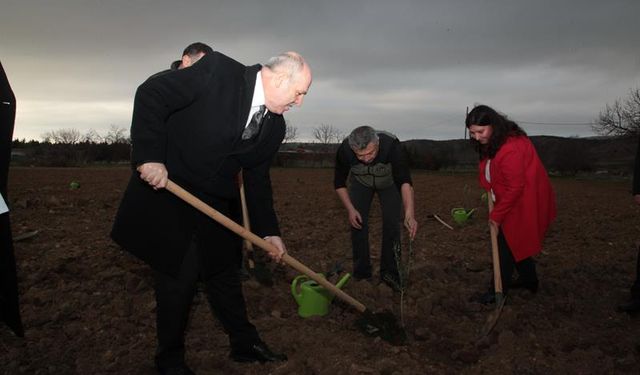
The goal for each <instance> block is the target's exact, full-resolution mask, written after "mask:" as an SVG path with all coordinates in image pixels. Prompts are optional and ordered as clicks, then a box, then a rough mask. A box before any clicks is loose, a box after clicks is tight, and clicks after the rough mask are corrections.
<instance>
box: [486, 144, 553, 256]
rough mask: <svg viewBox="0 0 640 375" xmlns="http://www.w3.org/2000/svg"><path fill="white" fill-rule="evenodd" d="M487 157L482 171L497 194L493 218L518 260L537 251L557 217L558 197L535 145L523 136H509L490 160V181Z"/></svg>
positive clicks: (488, 185)
mask: <svg viewBox="0 0 640 375" xmlns="http://www.w3.org/2000/svg"><path fill="white" fill-rule="evenodd" d="M487 160H488V159H486V158H485V159H483V160H482V161H481V162H480V170H479V172H480V184H481V185H482V186H483V187H484V188H485V189H486V190H487V191H489V190H493V192H494V194H495V197H496V201H495V205H494V207H493V211H492V212H491V214H490V216H489V217H490V219H491V220H493V221H495V222H497V223H498V224H500V225H501V228H502V232H503V233H504V236H505V238H506V240H507V243H508V244H509V247H510V248H511V252H512V253H513V256H514V258H515V259H516V261H521V260H523V259H525V258H528V257H530V256H532V255H535V254H538V253H539V252H540V251H541V250H542V240H543V238H544V234H545V232H546V231H547V228H548V227H549V225H550V224H551V222H552V221H553V220H554V219H555V217H556V199H555V194H554V192H553V188H552V187H551V183H550V182H549V177H548V176H547V171H546V170H545V169H544V166H543V165H542V162H541V161H540V158H539V157H538V153H537V152H536V150H535V147H534V146H533V144H532V143H531V141H530V140H529V138H527V137H524V136H514V137H509V138H507V141H506V142H505V143H504V144H503V145H502V146H501V147H500V149H499V150H498V152H497V153H496V156H495V157H494V158H493V159H492V160H491V164H490V167H489V169H490V175H491V182H488V181H487V179H486V178H485V172H484V171H485V166H486V164H487Z"/></svg>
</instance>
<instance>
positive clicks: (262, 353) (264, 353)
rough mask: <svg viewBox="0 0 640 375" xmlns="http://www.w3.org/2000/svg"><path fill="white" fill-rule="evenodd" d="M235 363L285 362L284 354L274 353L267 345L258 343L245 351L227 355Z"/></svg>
mask: <svg viewBox="0 0 640 375" xmlns="http://www.w3.org/2000/svg"><path fill="white" fill-rule="evenodd" d="M229 356H230V357H231V359H233V360H234V361H236V362H245V363H246V362H261V363H262V362H283V361H286V360H287V356H286V355H284V354H279V353H274V352H272V351H271V349H269V347H268V346H267V344H265V343H263V342H259V343H256V344H253V345H251V346H250V347H249V348H248V349H246V350H231V354H230V355H229Z"/></svg>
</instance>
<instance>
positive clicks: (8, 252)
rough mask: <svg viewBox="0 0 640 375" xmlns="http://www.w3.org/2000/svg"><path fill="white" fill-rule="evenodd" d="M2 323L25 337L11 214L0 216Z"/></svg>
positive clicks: (0, 311) (0, 307)
mask: <svg viewBox="0 0 640 375" xmlns="http://www.w3.org/2000/svg"><path fill="white" fill-rule="evenodd" d="M5 197H6V195H5ZM0 322H5V323H6V324H7V326H9V328H11V330H12V331H13V332H14V333H15V334H16V336H19V337H24V329H23V327H22V320H21V319H20V306H19V303H18V281H17V276H16V260H15V257H14V253H13V240H12V238H11V224H10V220H9V213H4V214H0Z"/></svg>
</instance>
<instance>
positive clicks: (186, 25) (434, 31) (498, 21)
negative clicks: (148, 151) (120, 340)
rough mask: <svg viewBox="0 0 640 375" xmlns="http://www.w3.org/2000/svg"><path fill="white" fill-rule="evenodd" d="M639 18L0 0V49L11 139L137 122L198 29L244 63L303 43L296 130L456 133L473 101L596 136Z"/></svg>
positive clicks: (462, 2)
mask: <svg viewBox="0 0 640 375" xmlns="http://www.w3.org/2000/svg"><path fill="white" fill-rule="evenodd" d="M639 19H640V1H639V0H609V1H602V0H598V1H595V0H594V1H592V0H571V1H570V0H566V1H563V0H549V1H548V0H503V1H499V0H484V1H483V0H468V1H466V0H442V1H430V0H415V1H404V0H394V1H390V0H356V1H350V0H316V1H292V0H291V1H287V0H268V1H257V0H256V1H243V0H199V1H189V0H182V1H175V0H173V1H167V0H57V1H45V0H2V5H1V6H0V61H2V64H3V65H4V68H5V71H6V73H7V75H8V78H9V81H10V83H11V85H12V87H13V91H14V92H15V94H16V97H17V103H18V112H17V118H16V125H15V130H14V138H26V139H38V140H40V139H41V135H42V134H44V133H45V132H47V131H51V130H58V129H63V128H64V129H67V128H75V129H78V130H80V131H81V132H83V133H85V132H87V131H88V130H89V129H93V130H95V131H97V132H98V133H101V134H104V133H105V132H106V131H107V130H108V129H109V127H110V126H112V125H115V126H119V127H123V128H127V129H128V128H129V126H130V121H131V110H132V104H133V95H134V93H135V90H136V87H137V86H138V85H139V84H140V83H141V82H142V81H144V80H145V79H146V78H147V77H148V76H149V75H151V74H153V73H155V72H158V71H160V70H164V69H166V68H167V67H168V65H169V63H170V62H171V61H173V60H176V59H178V58H179V55H180V54H181V51H182V50H183V49H184V47H185V46H186V45H188V44H189V43H191V42H194V41H201V42H205V43H207V44H209V45H211V46H212V47H213V48H214V49H215V50H218V51H220V52H223V53H225V54H227V55H229V56H231V57H233V58H235V59H236V60H238V61H241V62H243V63H245V64H247V65H251V64H255V63H262V62H264V61H266V60H267V58H268V57H270V56H272V55H275V54H277V53H279V52H282V51H286V50H294V51H298V52H300V53H301V54H302V55H303V56H304V57H305V58H306V59H307V61H308V62H309V64H310V66H311V68H312V70H313V75H314V81H313V85H312V86H311V90H310V91H309V94H308V96H307V97H306V99H305V102H304V105H303V107H302V108H294V109H293V110H292V111H290V112H288V113H287V114H286V118H287V120H288V121H289V122H290V123H291V124H293V125H294V126H296V127H297V128H298V134H299V138H302V139H305V138H306V139H311V137H312V136H311V134H312V129H313V128H314V127H318V126H320V125H322V124H326V125H331V126H334V127H336V128H339V129H341V130H342V131H343V132H344V133H348V132H349V131H350V130H351V129H352V128H354V127H356V126H359V125H365V124H367V125H371V126H373V127H375V128H377V129H384V130H388V131H391V132H393V133H395V134H396V135H398V136H399V137H400V139H401V140H407V139H455V138H462V137H463V135H464V125H463V123H464V116H465V111H466V108H467V107H473V105H474V104H479V103H482V104H487V105H490V106H493V107H494V108H496V109H497V110H499V111H501V112H503V113H505V114H507V115H508V116H509V117H510V118H512V119H514V120H516V121H519V122H520V124H521V125H522V126H523V128H524V129H525V130H526V131H527V132H528V133H529V134H530V135H537V134H548V135H560V136H575V135H579V136H590V135H593V133H592V132H591V127H590V126H589V125H588V124H589V123H591V122H592V121H594V120H595V119H596V118H597V116H598V113H599V112H600V110H602V109H603V108H604V106H605V105H606V104H607V103H612V102H613V101H614V100H616V99H618V98H623V97H625V96H627V95H628V93H629V91H630V90H631V89H634V88H638V87H639V86H640V22H639V21H638V20H639ZM538 123H543V124H538ZM550 124H554V125H550ZM571 124H576V125H571Z"/></svg>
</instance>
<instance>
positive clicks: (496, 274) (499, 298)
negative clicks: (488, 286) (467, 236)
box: [480, 196, 506, 338]
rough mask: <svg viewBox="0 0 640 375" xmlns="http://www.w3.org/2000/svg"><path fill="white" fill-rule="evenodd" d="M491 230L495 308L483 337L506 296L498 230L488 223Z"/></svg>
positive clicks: (498, 315) (494, 320) (490, 206)
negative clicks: (503, 288) (503, 287)
mask: <svg viewBox="0 0 640 375" xmlns="http://www.w3.org/2000/svg"><path fill="white" fill-rule="evenodd" d="M487 198H488V199H487V201H488V204H489V213H491V211H493V200H492V199H491V196H489V197H487ZM489 230H490V231H491V256H492V257H493V286H494V289H495V293H496V308H495V310H493V311H492V312H491V314H489V317H488V318H487V321H486V323H485V324H484V326H483V327H482V331H481V334H480V337H481V338H482V337H484V336H486V335H488V334H489V332H491V330H492V329H493V327H495V325H496V323H497V322H498V318H499V317H500V313H501V312H502V308H503V307H504V302H505V300H506V296H505V295H504V293H502V275H500V255H499V254H498V230H497V228H495V227H494V226H493V225H489Z"/></svg>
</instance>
